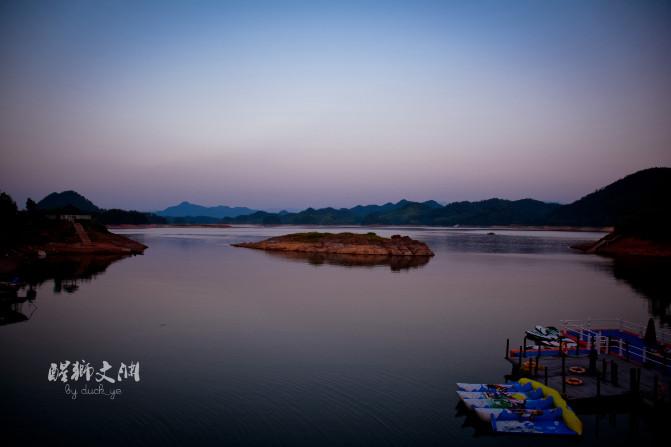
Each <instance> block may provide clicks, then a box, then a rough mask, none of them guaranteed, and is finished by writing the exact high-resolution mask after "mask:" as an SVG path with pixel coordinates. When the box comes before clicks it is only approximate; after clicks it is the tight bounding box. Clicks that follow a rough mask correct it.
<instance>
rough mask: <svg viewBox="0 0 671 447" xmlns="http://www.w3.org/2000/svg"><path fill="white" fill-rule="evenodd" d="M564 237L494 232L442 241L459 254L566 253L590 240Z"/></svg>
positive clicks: (471, 234)
mask: <svg viewBox="0 0 671 447" xmlns="http://www.w3.org/2000/svg"><path fill="white" fill-rule="evenodd" d="M539 234H540V233H539ZM584 237H585V240H581V239H567V238H566V237H538V235H534V234H532V235H510V234H501V233H495V232H489V233H486V234H480V233H452V234H448V236H447V237H446V238H445V239H444V241H445V246H446V248H447V249H448V250H450V251H454V252H459V253H523V254H539V253H566V252H567V251H570V250H569V247H570V246H571V245H574V244H576V243H579V242H586V241H589V240H591V239H590V235H585V236H584Z"/></svg>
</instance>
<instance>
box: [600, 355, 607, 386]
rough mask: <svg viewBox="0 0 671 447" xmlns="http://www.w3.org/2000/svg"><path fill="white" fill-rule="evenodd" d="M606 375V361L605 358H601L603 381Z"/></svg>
mask: <svg viewBox="0 0 671 447" xmlns="http://www.w3.org/2000/svg"><path fill="white" fill-rule="evenodd" d="M607 377H608V361H606V359H601V380H603V381H604V382H605V381H606V380H607V379H606V378H607Z"/></svg>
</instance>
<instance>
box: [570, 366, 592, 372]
mask: <svg viewBox="0 0 671 447" xmlns="http://www.w3.org/2000/svg"><path fill="white" fill-rule="evenodd" d="M568 370H569V372H571V373H573V374H585V373H586V372H587V369H585V368H583V367H582V366H571V367H570V368H569V369H568Z"/></svg>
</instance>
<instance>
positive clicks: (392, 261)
mask: <svg viewBox="0 0 671 447" xmlns="http://www.w3.org/2000/svg"><path fill="white" fill-rule="evenodd" d="M265 253H266V254H267V255H269V256H273V257H277V258H283V259H288V260H291V261H296V262H305V263H308V264H311V265H315V266H318V265H324V264H328V265H339V266H343V267H376V266H389V268H390V269H391V270H392V271H394V272H398V271H401V270H409V269H414V268H420V267H423V266H424V265H426V264H427V263H428V262H429V260H430V259H431V257H430V256H385V255H349V254H336V253H299V252H286V251H266V252H265Z"/></svg>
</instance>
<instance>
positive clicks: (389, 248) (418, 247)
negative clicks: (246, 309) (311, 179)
mask: <svg viewBox="0 0 671 447" xmlns="http://www.w3.org/2000/svg"><path fill="white" fill-rule="evenodd" d="M232 245H233V246H234V247H244V248H255V249H259V250H269V251H284V252H299V253H331V254H340V255H374V256H380V255H382V256H424V257H429V256H433V252H432V251H431V249H430V248H429V247H428V246H427V245H426V244H425V243H424V242H420V241H417V240H414V239H411V238H410V237H408V236H400V235H394V236H392V237H391V238H385V237H382V236H378V235H377V234H375V233H372V232H370V233H366V234H357V233H319V232H308V233H293V234H287V235H284V236H277V237H271V238H269V239H265V240H263V241H260V242H242V243H238V244H232Z"/></svg>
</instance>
